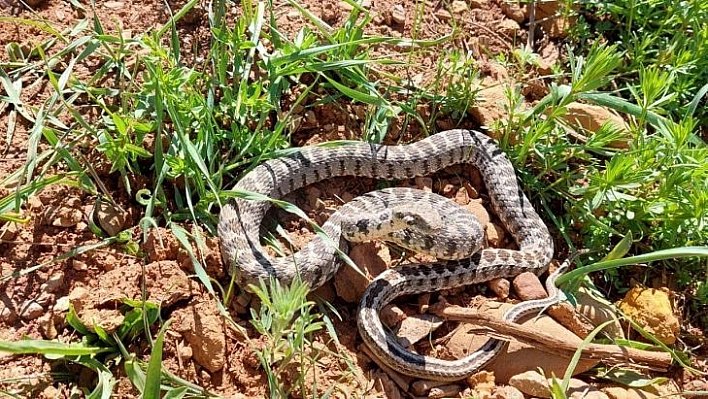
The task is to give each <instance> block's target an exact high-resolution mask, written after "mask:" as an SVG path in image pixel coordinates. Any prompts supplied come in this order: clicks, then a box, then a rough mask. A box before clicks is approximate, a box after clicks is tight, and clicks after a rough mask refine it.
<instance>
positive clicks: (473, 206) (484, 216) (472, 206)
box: [465, 201, 490, 226]
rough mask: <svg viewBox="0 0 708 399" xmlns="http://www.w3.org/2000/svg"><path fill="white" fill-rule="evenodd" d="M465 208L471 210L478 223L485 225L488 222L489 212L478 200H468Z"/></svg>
mask: <svg viewBox="0 0 708 399" xmlns="http://www.w3.org/2000/svg"><path fill="white" fill-rule="evenodd" d="M465 208H467V210H468V211H470V212H472V214H473V215H474V216H475V217H476V218H477V220H479V224H480V225H482V226H486V225H487V224H488V223H489V221H490V217H489V212H487V208H485V207H484V205H482V203H481V202H480V201H470V202H469V203H468V204H467V205H466V206H465Z"/></svg>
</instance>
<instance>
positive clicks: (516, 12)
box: [500, 1, 526, 23]
mask: <svg viewBox="0 0 708 399" xmlns="http://www.w3.org/2000/svg"><path fill="white" fill-rule="evenodd" d="M500 5H501V9H502V12H503V13H504V15H506V16H507V17H509V18H511V19H512V20H514V21H516V22H518V23H522V22H524V20H525V19H526V12H524V8H525V7H523V8H522V7H521V6H520V5H519V4H517V3H512V2H508V1H504V2H502V3H501V4H500Z"/></svg>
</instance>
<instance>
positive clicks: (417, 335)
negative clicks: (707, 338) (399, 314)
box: [396, 314, 443, 347]
mask: <svg viewBox="0 0 708 399" xmlns="http://www.w3.org/2000/svg"><path fill="white" fill-rule="evenodd" d="M442 324H443V321H442V320H441V319H440V318H439V317H437V316H435V315H432V314H422V315H414V316H409V317H406V318H405V319H403V320H402V321H401V327H399V328H398V331H396V339H397V340H398V342H399V343H400V344H401V345H403V346H404V347H409V346H411V345H413V344H415V343H416V342H418V341H420V340H421V339H423V338H425V337H429V336H430V334H432V332H433V331H435V330H436V329H438V328H439V327H440V326H442Z"/></svg>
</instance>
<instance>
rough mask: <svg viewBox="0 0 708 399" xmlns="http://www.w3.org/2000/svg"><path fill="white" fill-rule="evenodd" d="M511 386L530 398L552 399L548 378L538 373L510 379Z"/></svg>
mask: <svg viewBox="0 0 708 399" xmlns="http://www.w3.org/2000/svg"><path fill="white" fill-rule="evenodd" d="M509 385H511V386H512V387H514V388H517V389H518V390H519V391H521V392H523V393H525V394H526V395H529V396H536V397H539V398H550V397H551V391H550V388H549V385H548V381H547V380H546V377H544V376H542V375H541V374H540V373H539V372H538V371H527V372H524V373H521V374H517V375H515V376H513V377H511V378H509Z"/></svg>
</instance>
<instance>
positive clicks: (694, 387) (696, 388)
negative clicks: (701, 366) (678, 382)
mask: <svg viewBox="0 0 708 399" xmlns="http://www.w3.org/2000/svg"><path fill="white" fill-rule="evenodd" d="M683 390H684V391H685V392H708V382H706V381H705V380H700V379H696V380H691V381H688V382H687V383H685V384H684V385H683ZM684 395H685V396H686V397H687V398H698V397H699V396H701V395H700V394H684Z"/></svg>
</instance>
